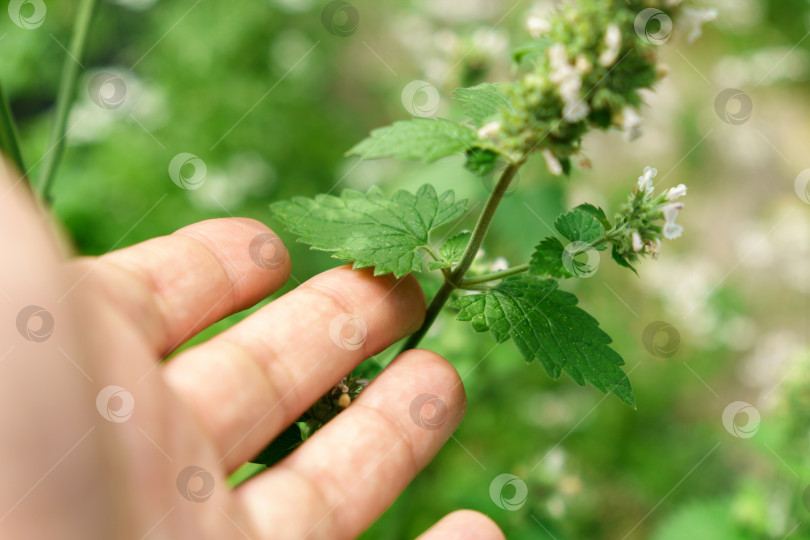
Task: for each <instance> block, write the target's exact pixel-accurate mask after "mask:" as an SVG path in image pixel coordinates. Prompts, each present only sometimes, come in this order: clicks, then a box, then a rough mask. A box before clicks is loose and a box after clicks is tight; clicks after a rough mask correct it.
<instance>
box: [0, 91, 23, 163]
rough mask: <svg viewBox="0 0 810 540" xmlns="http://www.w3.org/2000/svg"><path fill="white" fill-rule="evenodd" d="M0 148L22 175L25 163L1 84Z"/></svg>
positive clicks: (12, 117)
mask: <svg viewBox="0 0 810 540" xmlns="http://www.w3.org/2000/svg"><path fill="white" fill-rule="evenodd" d="M0 150H2V151H3V152H4V153H5V154H6V155H7V156H8V157H9V158H11V161H13V162H14V165H16V166H17V168H18V169H19V170H20V173H21V174H23V175H24V174H25V164H24V163H23V158H22V153H21V152H20V143H19V138H18V137H17V128H16V126H15V125H14V116H12V114H11V107H9V105H8V100H7V99H6V94H5V92H4V91H3V85H0Z"/></svg>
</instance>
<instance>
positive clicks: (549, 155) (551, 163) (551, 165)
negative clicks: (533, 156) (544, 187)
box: [542, 148, 563, 176]
mask: <svg viewBox="0 0 810 540" xmlns="http://www.w3.org/2000/svg"><path fill="white" fill-rule="evenodd" d="M542 154H543V159H545V160H546V167H548V171H549V172H550V173H551V174H553V175H554V176H560V175H561V174H562V172H563V168H562V163H560V160H559V159H557V156H555V155H554V153H553V152H552V151H551V150H549V149H548V148H545V149H543V152H542Z"/></svg>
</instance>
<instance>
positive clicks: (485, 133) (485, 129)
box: [478, 122, 501, 139]
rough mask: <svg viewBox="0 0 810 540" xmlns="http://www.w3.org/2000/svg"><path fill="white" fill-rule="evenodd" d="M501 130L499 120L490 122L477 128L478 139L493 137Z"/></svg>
mask: <svg viewBox="0 0 810 540" xmlns="http://www.w3.org/2000/svg"><path fill="white" fill-rule="evenodd" d="M500 131H501V123H500V122H490V123H489V124H486V125H483V126H481V128H480V129H479V130H478V137H479V138H480V139H494V138H496V137H497V136H498V133H500Z"/></svg>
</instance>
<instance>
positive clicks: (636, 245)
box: [632, 231, 644, 253]
mask: <svg viewBox="0 0 810 540" xmlns="http://www.w3.org/2000/svg"><path fill="white" fill-rule="evenodd" d="M632 238H633V251H635V252H636V253H638V252H639V251H641V250H642V248H643V247H644V244H643V243H642V241H641V235H640V234H638V231H633V235H632Z"/></svg>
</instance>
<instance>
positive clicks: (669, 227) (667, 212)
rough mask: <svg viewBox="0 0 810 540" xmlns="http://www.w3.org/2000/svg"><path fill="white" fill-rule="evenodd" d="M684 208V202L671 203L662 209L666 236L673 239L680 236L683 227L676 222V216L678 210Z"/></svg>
mask: <svg viewBox="0 0 810 540" xmlns="http://www.w3.org/2000/svg"><path fill="white" fill-rule="evenodd" d="M681 210H683V203H671V204H668V205H666V206H664V207H663V208H661V211H662V212H663V213H664V219H665V220H666V223H665V224H664V238H667V239H669V240H672V239H674V238H678V237H679V236H680V235H681V233H682V232H683V227H681V226H680V225H678V224H677V223H675V218H677V217H678V212H680V211H681Z"/></svg>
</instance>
